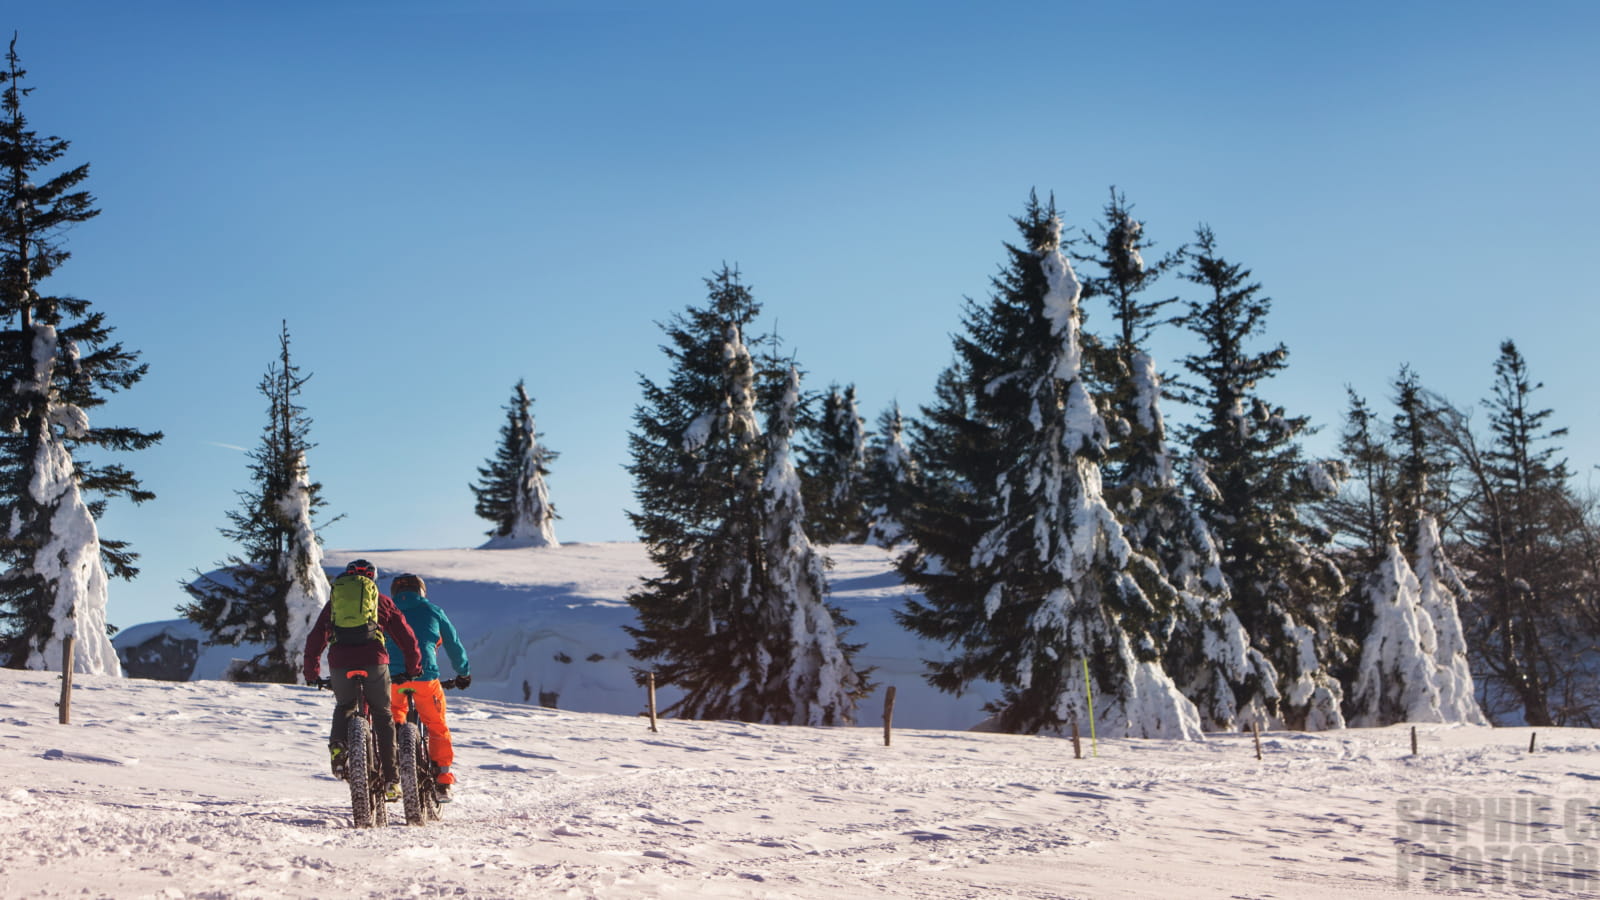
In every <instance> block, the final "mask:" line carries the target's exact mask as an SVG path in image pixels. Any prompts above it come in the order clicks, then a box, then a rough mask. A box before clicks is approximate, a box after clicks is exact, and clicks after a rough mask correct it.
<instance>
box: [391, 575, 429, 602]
mask: <svg viewBox="0 0 1600 900" xmlns="http://www.w3.org/2000/svg"><path fill="white" fill-rule="evenodd" d="M402 591H415V592H416V593H418V594H421V595H422V596H424V597H426V596H428V586H427V585H426V584H424V583H423V581H422V576H421V575H412V574H411V573H410V572H407V573H406V574H404V575H396V576H395V577H394V580H393V581H391V582H389V593H391V594H398V593H401V592H402Z"/></svg>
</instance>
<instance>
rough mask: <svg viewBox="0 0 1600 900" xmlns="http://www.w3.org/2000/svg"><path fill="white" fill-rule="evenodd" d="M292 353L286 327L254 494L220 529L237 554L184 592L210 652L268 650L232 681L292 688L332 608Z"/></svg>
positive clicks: (265, 392)
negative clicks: (309, 638) (311, 638)
mask: <svg viewBox="0 0 1600 900" xmlns="http://www.w3.org/2000/svg"><path fill="white" fill-rule="evenodd" d="M310 377H311V376H310V375H301V374H300V368H299V367H298V366H296V365H295V364H294V362H293V360H292V359H291V358H290V354H289V325H288V323H287V322H285V323H283V327H282V331H280V332H279V334H278V358H277V359H276V360H274V361H273V362H272V364H271V365H269V366H268V367H267V372H266V374H265V375H263V376H262V377H261V383H260V384H259V385H258V387H257V390H259V391H260V392H261V395H262V396H263V397H265V398H266V399H267V424H266V427H265V428H263V429H262V433H261V445H260V446H259V447H257V448H256V449H255V450H252V451H250V453H249V458H250V479H251V481H252V482H253V486H252V487H251V489H250V490H247V491H239V492H237V494H238V497H239V501H240V504H241V505H240V507H239V509H236V510H230V511H229V512H228V521H229V522H231V523H232V524H231V525H229V526H226V527H223V528H222V529H220V530H221V532H222V534H223V536H224V537H226V538H228V539H229V540H230V541H233V542H234V543H236V544H238V545H239V547H240V552H239V553H237V554H235V555H233V556H230V557H228V559H227V560H226V561H225V562H223V563H222V564H220V565H219V566H218V567H217V570H216V571H215V572H213V573H210V574H201V573H200V572H198V571H197V572H196V573H195V575H196V577H195V579H194V580H193V581H191V582H189V583H187V584H185V585H184V590H185V591H187V592H188V594H189V597H190V602H189V603H188V604H187V605H186V606H184V607H183V614H184V615H185V616H186V617H188V618H189V620H190V621H192V622H194V623H196V624H197V625H199V626H200V627H201V629H202V630H203V631H205V632H206V634H207V636H208V640H209V642H210V643H211V644H214V645H215V644H226V645H231V646H237V645H238V644H241V643H249V644H259V645H262V646H263V647H264V648H265V649H264V650H263V651H262V652H261V653H260V654H258V655H257V656H255V657H254V658H252V659H249V660H243V661H242V662H241V663H240V664H236V665H235V666H234V667H233V668H232V669H230V670H229V672H228V677H229V678H231V679H232V680H235V681H270V682H277V683H280V684H294V683H295V681H296V680H297V678H298V676H299V674H300V663H301V657H302V656H303V655H304V654H305V645H306V635H307V634H309V633H310V631H311V626H312V624H314V623H315V622H316V620H317V616H318V615H319V614H320V613H321V612H322V607H323V606H324V605H325V604H326V603H327V602H328V578H327V575H325V574H324V573H323V571H322V544H321V541H320V539H319V538H318V537H317V533H316V528H315V526H314V525H313V524H312V517H313V516H314V515H315V514H316V513H317V511H318V510H320V509H321V508H322V507H323V506H324V505H325V501H324V500H323V499H322V485H320V484H318V483H316V482H313V481H312V480H311V477H310V472H309V469H308V467H307V464H306V454H307V452H308V451H310V450H311V448H312V447H314V446H316V445H315V444H312V443H311V441H310V433H311V419H310V417H309V416H307V415H306V411H305V408H304V407H302V406H300V405H299V404H298V402H297V398H298V397H299V396H300V391H301V389H302V388H303V387H304V386H305V383H306V382H307V381H308V380H309V379H310Z"/></svg>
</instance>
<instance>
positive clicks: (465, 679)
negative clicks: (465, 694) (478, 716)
mask: <svg viewBox="0 0 1600 900" xmlns="http://www.w3.org/2000/svg"><path fill="white" fill-rule="evenodd" d="M471 684H472V676H471V675H457V676H456V690H460V691H464V690H466V689H467V687H468V685H471Z"/></svg>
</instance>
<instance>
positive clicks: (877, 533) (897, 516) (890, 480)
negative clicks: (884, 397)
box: [861, 403, 917, 547]
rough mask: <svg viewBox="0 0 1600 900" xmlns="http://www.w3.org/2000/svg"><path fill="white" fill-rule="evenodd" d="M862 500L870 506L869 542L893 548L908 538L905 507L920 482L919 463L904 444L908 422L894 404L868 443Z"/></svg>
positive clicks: (882, 418) (898, 407) (886, 411)
mask: <svg viewBox="0 0 1600 900" xmlns="http://www.w3.org/2000/svg"><path fill="white" fill-rule="evenodd" d="M865 475H866V477H865V480H864V482H863V484H864V487H863V489H862V494H861V496H862V499H863V500H864V501H865V503H866V507H867V520H868V522H869V523H870V524H868V526H867V543H869V544H875V545H877V546H879V547H893V546H895V545H896V544H898V543H900V542H901V541H902V540H904V539H905V524H904V523H905V516H906V508H907V507H908V506H909V505H910V503H911V498H912V489H913V488H912V486H913V484H914V483H915V481H916V480H917V467H916V462H915V461H914V460H913V459H912V458H911V451H910V450H909V449H908V448H907V447H906V442H905V420H904V419H902V418H901V416H900V404H899V403H895V404H894V405H893V406H891V407H890V408H889V409H886V410H884V411H883V414H882V415H880V416H879V417H878V430H877V431H876V432H875V433H874V434H873V436H872V439H871V440H870V441H869V442H868V444H867V468H866V473H865Z"/></svg>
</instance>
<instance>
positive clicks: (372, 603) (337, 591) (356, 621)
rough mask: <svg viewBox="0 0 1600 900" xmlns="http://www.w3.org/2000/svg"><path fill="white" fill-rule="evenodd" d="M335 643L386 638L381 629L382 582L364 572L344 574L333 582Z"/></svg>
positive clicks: (351, 642) (362, 642) (332, 615)
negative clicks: (379, 595)
mask: <svg viewBox="0 0 1600 900" xmlns="http://www.w3.org/2000/svg"><path fill="white" fill-rule="evenodd" d="M329 603H330V604H331V605H332V607H333V609H332V611H331V618H332V620H333V642H334V643H336V644H365V643H369V642H371V641H375V640H382V639H383V637H382V633H381V632H380V631H379V630H378V585H377V584H376V583H374V582H373V580H372V579H371V578H367V577H366V576H364V575H348V574H347V575H340V576H339V577H338V578H335V579H334V581H333V596H332V599H331V600H329Z"/></svg>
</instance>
